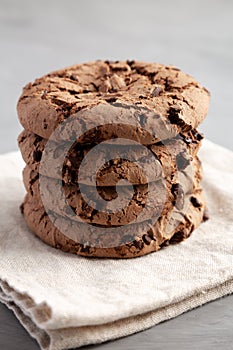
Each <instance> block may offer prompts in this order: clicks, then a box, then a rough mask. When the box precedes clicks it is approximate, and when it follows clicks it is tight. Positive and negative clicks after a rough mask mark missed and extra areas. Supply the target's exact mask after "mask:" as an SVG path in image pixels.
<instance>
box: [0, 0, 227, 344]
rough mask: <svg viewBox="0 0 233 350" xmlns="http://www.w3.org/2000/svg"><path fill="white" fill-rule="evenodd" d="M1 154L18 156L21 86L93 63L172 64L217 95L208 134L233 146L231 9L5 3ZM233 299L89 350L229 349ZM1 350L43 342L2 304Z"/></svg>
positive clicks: (200, 4) (218, 4) (213, 4)
mask: <svg viewBox="0 0 233 350" xmlns="http://www.w3.org/2000/svg"><path fill="white" fill-rule="evenodd" d="M0 49H1V55H0V60H1V65H0V91H1V117H0V119H1V128H0V152H1V153H2V152H5V151H10V150H15V149H16V148H17V144H16V138H17V135H18V133H19V132H20V130H21V127H20V126H19V123H18V121H17V115H16V109H15V105H16V101H17V98H18V96H19V94H20V92H21V88H22V86H23V85H25V84H26V83H27V82H28V81H31V80H33V79H34V78H35V77H39V76H41V75H43V74H45V73H47V72H49V71H51V70H55V69H57V68H60V67H63V66H67V65H71V64H74V63H78V62H83V61H90V60H95V59H98V58H100V59H102V58H104V59H112V60H114V59H127V58H129V59H133V58H135V59H139V60H147V61H158V62H163V63H167V64H168V63H171V64H174V65H177V66H179V67H180V68H182V69H184V70H185V71H186V72H189V73H190V74H192V75H194V76H195V77H196V78H197V79H198V80H200V81H201V82H202V83H203V84H204V85H205V86H206V87H208V88H209V89H210V91H211V94H212V102H211V107H210V111H209V116H208V118H207V120H206V121H205V122H204V123H203V126H202V127H201V130H202V131H204V132H205V134H206V136H207V137H208V138H209V139H211V140H212V141H215V142H217V143H219V144H222V145H223V146H226V147H228V148H231V149H233V141H232V129H233V118H232V98H233V79H232V78H233V64H232V62H233V2H232V1H231V0H222V1H218V0H196V1H185V0H176V1H173V0H163V1H158V0H155V1H154V0H151V1H150V0H146V1H133V0H129V1H123V0H119V1H118V2H116V1H112V0H108V1H107V0H98V1H95V0H85V1H84V0H81V1H77V0H67V1H60V0H56V1H55V0H50V1H47V0H40V1H31V0H19V1H17V0H0ZM232 328H233V296H228V297H225V298H222V299H220V300H217V301H214V302H212V303H209V304H207V305H205V306H203V307H200V308H198V309H196V310H193V311H190V312H188V313H186V314H184V315H181V316H179V317H177V318H175V319H173V320H170V321H167V322H164V323H162V324H160V325H158V326H156V327H153V328H151V329H149V330H146V331H144V332H141V333H138V334H135V335H132V336H130V337H126V338H123V339H120V340H117V341H113V342H108V343H106V344H102V345H98V346H89V347H87V348H88V349H98V350H107V349H109V350H115V349H125V350H131V349H132V350H133V349H145V350H150V349H151V350H152V349H153V350H156V349H163V350H168V349H180V350H186V349H189V350H194V349H198V350H199V349H201V350H202V349H204V350H213V349H218V350H219V349H223V350H228V349H232V348H233V345H232V344H233V332H232ZM0 349H1V350H34V349H35V350H36V349H39V347H38V345H37V343H36V342H35V341H34V340H33V339H31V338H30V336H29V335H28V334H27V332H26V331H25V330H24V329H23V328H22V327H21V325H20V324H19V322H18V321H17V320H16V318H15V317H14V315H13V314H12V312H11V311H9V310H8V309H7V308H6V307H5V306H3V305H1V304H0Z"/></svg>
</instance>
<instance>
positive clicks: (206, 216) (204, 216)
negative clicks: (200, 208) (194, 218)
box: [203, 208, 210, 221]
mask: <svg viewBox="0 0 233 350" xmlns="http://www.w3.org/2000/svg"><path fill="white" fill-rule="evenodd" d="M209 218H210V216H209V211H208V209H207V208H205V210H204V213H203V221H207V220H209Z"/></svg>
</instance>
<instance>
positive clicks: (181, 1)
mask: <svg viewBox="0 0 233 350" xmlns="http://www.w3.org/2000/svg"><path fill="white" fill-rule="evenodd" d="M0 53H1V54H0V63H1V64H0V92H1V93H0V98H1V115H0V119H1V124H0V125H1V126H0V152H5V151H10V150H14V149H17V143H16V138H17V135H18V133H19V132H20V130H21V127H20V125H19V123H18V121H17V114H16V108H15V106H16V102H17V99H18V97H19V95H20V93H21V88H22V86H24V85H25V84H26V83H27V82H29V81H32V80H34V78H36V77H39V76H41V75H43V74H45V73H47V72H49V71H50V70H54V69H57V68H60V67H63V66H67V65H71V64H74V63H78V62H83V61H89V60H94V59H102V58H103V59H127V58H129V59H139V60H148V61H158V62H161V63H166V64H169V63H171V64H174V65H177V66H178V67H180V68H181V69H183V70H184V71H186V72H188V73H190V74H191V75H193V76H194V77H195V78H196V79H197V80H199V81H200V82H201V83H202V84H204V85H205V86H206V87H207V88H208V89H209V90H210V91H211V94H212V100H211V106H210V111H209V115H208V118H207V119H206V121H205V122H204V123H203V125H202V126H201V130H202V131H204V133H205V135H206V137H208V138H209V139H211V140H212V141H214V142H217V143H219V144H221V145H223V146H226V147H228V148H232V149H233V141H232V128H233V121H232V120H233V117H232V100H233V1H231V0H195V1H189V0H186V1H185V0H176V1H173V0H163V1H161V0H160V1H158V0H154V1H153V0H145V1H136V0H134V1H133V0H125V1H123V0H118V1H113V0H98V1H95V0H85V1H84V0H81V1H78V0H66V1H59V0H50V1H47V0H40V1H31V0H18V1H17V0H0Z"/></svg>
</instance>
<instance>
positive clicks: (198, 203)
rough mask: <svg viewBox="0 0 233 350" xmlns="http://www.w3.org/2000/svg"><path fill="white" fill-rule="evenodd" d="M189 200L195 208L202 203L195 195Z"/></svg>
mask: <svg viewBox="0 0 233 350" xmlns="http://www.w3.org/2000/svg"><path fill="white" fill-rule="evenodd" d="M190 202H191V203H192V205H193V206H194V207H195V208H200V207H201V206H202V203H201V202H200V201H199V200H198V199H197V198H196V197H193V196H192V197H191V198H190Z"/></svg>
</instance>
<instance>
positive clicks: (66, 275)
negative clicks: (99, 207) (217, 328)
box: [0, 141, 233, 350]
mask: <svg viewBox="0 0 233 350" xmlns="http://www.w3.org/2000/svg"><path fill="white" fill-rule="evenodd" d="M200 156H201V159H202V161H203V166H204V180H203V186H204V188H205V193H206V197H207V201H208V206H209V209H210V215H211V219H210V220H209V221H207V222H205V223H204V224H202V225H201V226H200V228H198V229H197V230H196V231H195V232H194V233H193V235H192V236H191V238H189V239H188V240H187V241H185V242H183V243H181V244H178V245H174V246H169V247H167V248H165V249H162V250H161V251H159V252H157V253H153V254H150V255H147V256H144V257H141V258H136V259H133V260H113V259H107V260H106V259H87V258H83V257H78V256H75V255H71V254H65V253H62V252H60V251H58V250H55V249H53V248H50V247H48V246H46V245H45V244H43V243H42V242H41V241H40V240H39V239H37V238H36V237H34V235H33V234H31V233H30V232H29V230H28V229H27V227H26V225H25V223H24V220H23V217H22V216H21V214H20V212H19V205H20V203H21V201H22V198H23V195H24V189H23V185H22V180H21V170H22V167H23V162H22V160H21V158H20V155H19V153H11V154H6V155H2V156H0V222H1V228H0V257H1V259H0V301H2V302H3V303H5V304H6V305H7V306H8V307H9V308H11V309H12V310H13V311H14V313H15V315H16V316H17V317H18V319H19V320H20V322H21V323H22V324H23V325H24V326H25V328H26V329H27V330H28V332H29V333H30V334H31V335H32V336H33V337H35V338H36V339H37V340H38V342H39V344H40V346H41V348H42V349H49V350H61V349H68V348H75V347H79V346H82V345H85V344H91V343H101V342H104V341H106V340H110V339H115V338H119V337H123V336H126V335H129V334H132V333H135V332H138V331H141V330H143V329H146V328H149V327H151V326H154V325H156V324H158V323H159V322H161V321H164V320H167V319H170V318H172V317H175V316H177V315H179V314H181V313H183V312H185V311H187V310H190V309H192V308H194V307H196V306H199V305H202V304H204V303H206V302H208V301H210V300H213V299H216V298H219V297H221V296H223V295H226V294H228V293H232V292H233V153H232V152H230V151H228V150H226V149H224V148H222V147H220V146H217V145H215V144H213V143H211V142H209V141H205V142H204V144H203V148H202V150H201V152H200Z"/></svg>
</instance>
